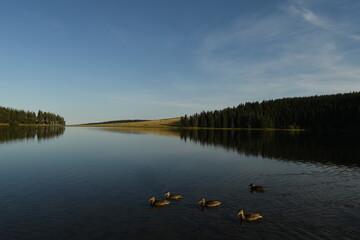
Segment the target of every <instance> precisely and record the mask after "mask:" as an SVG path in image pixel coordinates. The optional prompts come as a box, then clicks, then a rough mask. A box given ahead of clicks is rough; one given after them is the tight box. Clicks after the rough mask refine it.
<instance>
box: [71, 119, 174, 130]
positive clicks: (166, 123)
mask: <svg viewBox="0 0 360 240" xmlns="http://www.w3.org/2000/svg"><path fill="white" fill-rule="evenodd" d="M179 122H180V118H169V119H161V120H152V121H143V122H129V123H108V124H94V125H77V126H85V127H131V128H168V127H177V126H178V125H179Z"/></svg>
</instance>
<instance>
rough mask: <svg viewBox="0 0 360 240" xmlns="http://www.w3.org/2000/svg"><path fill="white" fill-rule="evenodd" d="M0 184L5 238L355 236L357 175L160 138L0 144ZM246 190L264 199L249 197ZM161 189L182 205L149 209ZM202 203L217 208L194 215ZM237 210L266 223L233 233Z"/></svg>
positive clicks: (71, 132) (70, 133) (73, 135)
mask: <svg viewBox="0 0 360 240" xmlns="http://www.w3.org/2000/svg"><path fill="white" fill-rule="evenodd" d="M0 182H1V183H2V184H1V191H0V206H1V207H2V210H1V212H0V214H1V216H2V217H1V218H0V231H1V232H2V233H3V234H4V235H3V236H5V239H6V237H7V238H8V239H11V237H13V236H19V237H20V238H21V237H24V236H28V237H33V238H41V237H43V238H44V239H46V238H49V237H50V236H51V238H52V239H66V238H68V239H69V238H70V239H71V238H72V239H89V238H91V236H94V234H95V233H94V232H96V233H97V234H98V235H99V236H101V237H100V238H101V239H106V238H108V239H109V238H111V237H112V238H115V239H116V238H136V237H138V238H139V237H140V238H141V237H144V238H146V237H147V236H152V237H157V238H167V237H170V236H173V237H175V238H182V239H183V238H195V237H198V238H200V239H209V238H210V239H211V238H227V239H238V238H240V237H241V238H243V239H253V234H254V231H256V234H257V236H258V237H259V238H260V239H261V238H262V239H266V238H268V236H269V235H270V236H277V237H278V238H286V239H289V238H296V239H309V238H311V237H316V238H318V239H331V238H335V237H336V238H337V239H349V238H350V239H351V238H354V237H355V236H358V235H359V230H358V227H357V226H358V224H359V222H360V221H359V218H358V216H357V214H356V209H357V210H358V209H360V204H359V198H358V196H359V195H360V187H359V186H360V172H359V168H358V167H345V166H341V165H323V164H320V163H318V164H313V163H302V162H293V161H280V160H273V159H269V158H261V157H255V156H251V155H249V156H246V155H245V154H239V153H238V152H237V151H232V150H227V149H225V148H223V147H220V146H217V147H214V146H211V145H209V146H207V147H204V146H203V145H201V144H200V143H196V144H195V143H194V142H192V141H186V142H185V141H182V140H180V139H179V138H174V137H167V136H162V135H152V134H128V133H125V134H124V133H119V132H109V131H99V130H98V129H92V128H67V130H66V132H65V134H64V135H62V136H61V137H59V138H56V139H54V141H45V142H41V143H38V142H36V141H30V142H13V143H11V144H4V145H2V146H1V152H0ZM251 182H253V183H255V184H264V185H265V186H266V187H267V189H268V191H267V192H265V193H250V192H249V191H248V187H247V186H248V185H249V183H251ZM350 190H351V191H350ZM166 191H171V192H174V193H181V194H183V195H184V199H183V200H182V201H179V202H172V203H171V205H170V207H168V208H165V209H152V210H151V211H150V210H149V202H148V201H147V200H148V198H149V197H150V196H152V195H154V196H155V197H156V198H163V197H164V196H163V195H164V193H165V192H166ZM200 197H205V198H207V199H219V200H221V201H222V202H223V206H222V207H221V208H219V209H210V210H209V209H205V210H204V211H199V209H198V205H197V201H198V200H199V198H200ZM240 208H243V209H244V210H245V211H258V212H261V213H262V214H263V215H264V219H263V220H262V221H261V222H258V223H255V224H245V225H244V226H242V227H241V228H239V226H238V224H239V223H240V222H239V219H238V218H237V217H236V216H235V213H236V212H237V211H238V210H239V209H240ZM309 215H311V216H312V218H311V219H309V218H308V216H309ZM154 224H155V225H156V226H161V227H157V228H154V227H153V226H154ZM39 226H41V227H39ZM39 229H41V230H39ZM299 233H301V234H299ZM139 234H140V235H139ZM54 236H55V237H54ZM69 236H70V237H69Z"/></svg>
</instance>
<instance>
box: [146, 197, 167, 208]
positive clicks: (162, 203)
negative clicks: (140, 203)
mask: <svg viewBox="0 0 360 240" xmlns="http://www.w3.org/2000/svg"><path fill="white" fill-rule="evenodd" d="M149 201H150V203H151V206H155V207H162V206H168V205H169V204H170V201H169V200H155V197H151V198H149Z"/></svg>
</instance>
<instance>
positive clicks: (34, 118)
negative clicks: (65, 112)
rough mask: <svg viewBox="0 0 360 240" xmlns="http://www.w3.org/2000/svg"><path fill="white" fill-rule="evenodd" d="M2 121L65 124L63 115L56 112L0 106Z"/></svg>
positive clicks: (0, 118) (10, 122) (12, 123)
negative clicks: (31, 110) (30, 110)
mask: <svg viewBox="0 0 360 240" xmlns="http://www.w3.org/2000/svg"><path fill="white" fill-rule="evenodd" d="M0 123H9V124H10V125H14V124H17V125H19V124H51V125H65V120H64V118H63V117H61V116H59V115H56V114H54V113H49V112H42V111H39V112H38V114H37V115H36V113H34V112H29V111H24V110H17V109H13V108H5V107H0Z"/></svg>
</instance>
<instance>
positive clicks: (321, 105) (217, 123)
mask: <svg viewBox="0 0 360 240" xmlns="http://www.w3.org/2000/svg"><path fill="white" fill-rule="evenodd" d="M180 125H181V126H183V127H206V128H286V129H321V130H332V129H338V130H339V129H341V130H360V92H353V93H346V94H335V95H324V96H312V97H298V98H283V99H277V100H269V101H263V102H261V103H259V102H252V103H250V102H247V103H244V104H240V105H238V106H237V107H233V108H226V109H223V110H216V111H209V112H205V111H203V112H201V113H200V114H195V115H192V116H190V117H187V116H185V117H182V118H181V121H180Z"/></svg>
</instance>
